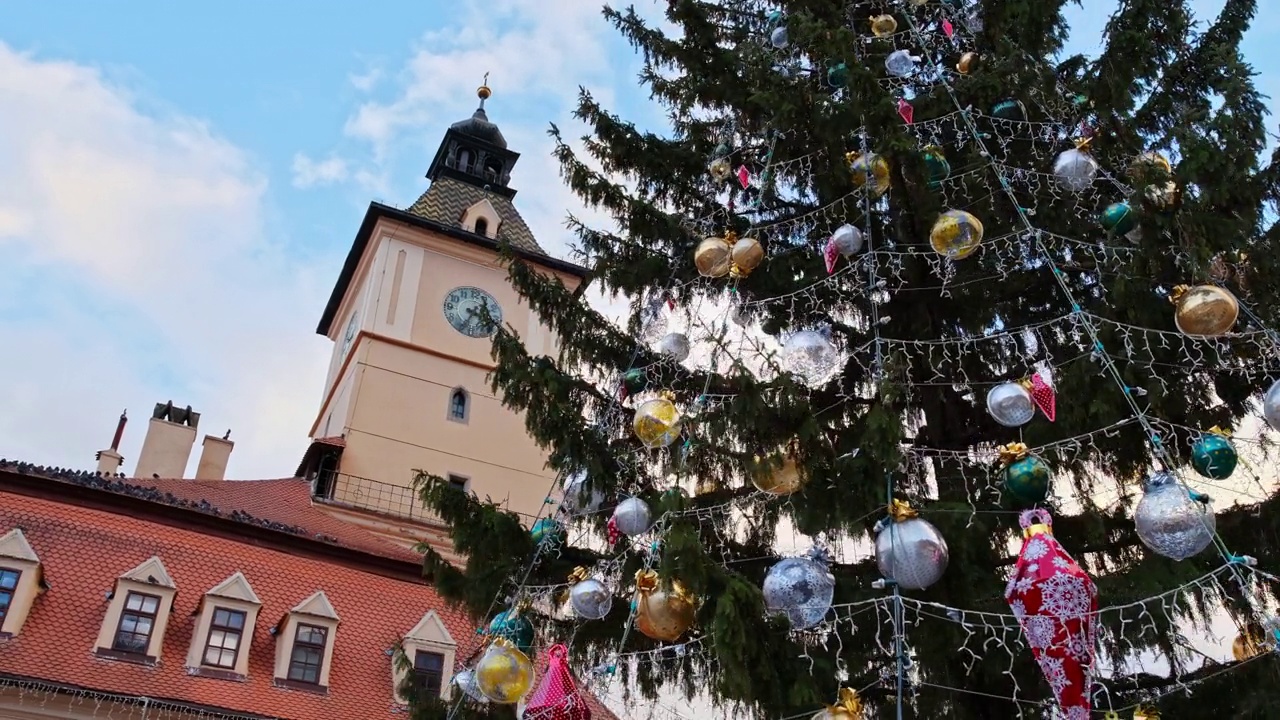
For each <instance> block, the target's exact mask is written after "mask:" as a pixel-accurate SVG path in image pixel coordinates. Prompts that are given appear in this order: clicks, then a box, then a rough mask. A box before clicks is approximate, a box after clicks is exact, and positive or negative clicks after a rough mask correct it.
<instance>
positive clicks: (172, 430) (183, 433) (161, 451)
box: [133, 400, 200, 478]
mask: <svg viewBox="0 0 1280 720" xmlns="http://www.w3.org/2000/svg"><path fill="white" fill-rule="evenodd" d="M199 425H200V413H198V412H195V411H193V410H192V409H191V406H190V405H188V406H187V407H186V408H176V407H174V406H173V401H172V400H171V401H169V402H167V403H157V404H156V409H155V412H153V413H152V414H151V422H150V423H149V424H148V425H147V437H146V438H145V439H143V441H142V451H141V452H140V453H139V454H138V467H137V468H136V469H135V470H134V471H133V475H134V477H139V478H150V477H160V478H181V477H182V476H183V474H184V473H186V471H187V461H188V460H190V459H191V448H192V447H193V446H195V444H196V427H198V426H199Z"/></svg>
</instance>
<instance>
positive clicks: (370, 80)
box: [347, 67, 382, 93]
mask: <svg viewBox="0 0 1280 720" xmlns="http://www.w3.org/2000/svg"><path fill="white" fill-rule="evenodd" d="M381 80H382V68H378V67H373V68H369V69H368V70H366V71H365V72H363V73H351V74H350V75H347V81H348V82H350V83H351V87H353V88H355V89H356V90H359V91H360V92H364V93H367V92H370V91H372V90H373V89H374V88H375V87H377V86H378V83H379V82H380V81H381Z"/></svg>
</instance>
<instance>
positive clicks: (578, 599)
mask: <svg viewBox="0 0 1280 720" xmlns="http://www.w3.org/2000/svg"><path fill="white" fill-rule="evenodd" d="M569 605H571V606H572V607H573V612H574V613H576V614H577V615H578V617H580V618H583V619H584V620H600V619H602V618H603V617H605V616H606V615H608V614H609V611H610V610H612V609H613V593H611V592H609V588H607V587H605V586H604V583H602V582H600V581H599V580H597V579H595V578H587V579H586V580H583V581H581V582H578V583H574V585H573V587H571V588H569Z"/></svg>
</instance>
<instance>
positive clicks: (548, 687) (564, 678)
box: [523, 645, 591, 720]
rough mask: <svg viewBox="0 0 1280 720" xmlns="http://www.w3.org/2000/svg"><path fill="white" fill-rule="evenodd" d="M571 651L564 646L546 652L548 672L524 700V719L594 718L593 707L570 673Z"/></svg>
mask: <svg viewBox="0 0 1280 720" xmlns="http://www.w3.org/2000/svg"><path fill="white" fill-rule="evenodd" d="M568 654H569V651H568V650H567V649H566V648H565V646H563V645H553V646H552V647H551V649H550V650H548V651H547V671H546V674H544V675H543V676H542V682H541V683H539V685H538V688H537V689H536V690H534V691H533V694H532V695H530V696H529V701H528V702H527V703H525V706H524V715H523V718H524V720H591V709H590V708H588V707H587V703H586V701H585V700H583V699H582V696H581V695H580V694H578V688H577V686H575V685H574V683H573V675H572V674H571V673H570V672H569V663H568V661H567V660H566V657H567V656H568Z"/></svg>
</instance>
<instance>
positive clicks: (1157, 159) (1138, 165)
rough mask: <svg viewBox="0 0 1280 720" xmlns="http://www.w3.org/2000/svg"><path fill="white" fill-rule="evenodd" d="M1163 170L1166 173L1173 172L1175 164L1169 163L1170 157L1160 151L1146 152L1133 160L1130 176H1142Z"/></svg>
mask: <svg viewBox="0 0 1280 720" xmlns="http://www.w3.org/2000/svg"><path fill="white" fill-rule="evenodd" d="M1157 170H1159V171H1161V172H1163V173H1164V174H1165V175H1172V174H1173V166H1172V165H1170V164H1169V158H1166V157H1165V156H1163V155H1161V154H1160V153H1158V152H1144V153H1142V154H1141V155H1139V156H1137V157H1135V158H1134V159H1133V162H1131V163H1129V176H1130V177H1135V178H1141V177H1143V176H1147V175H1151V174H1152V173H1154V172H1155V171H1157Z"/></svg>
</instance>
